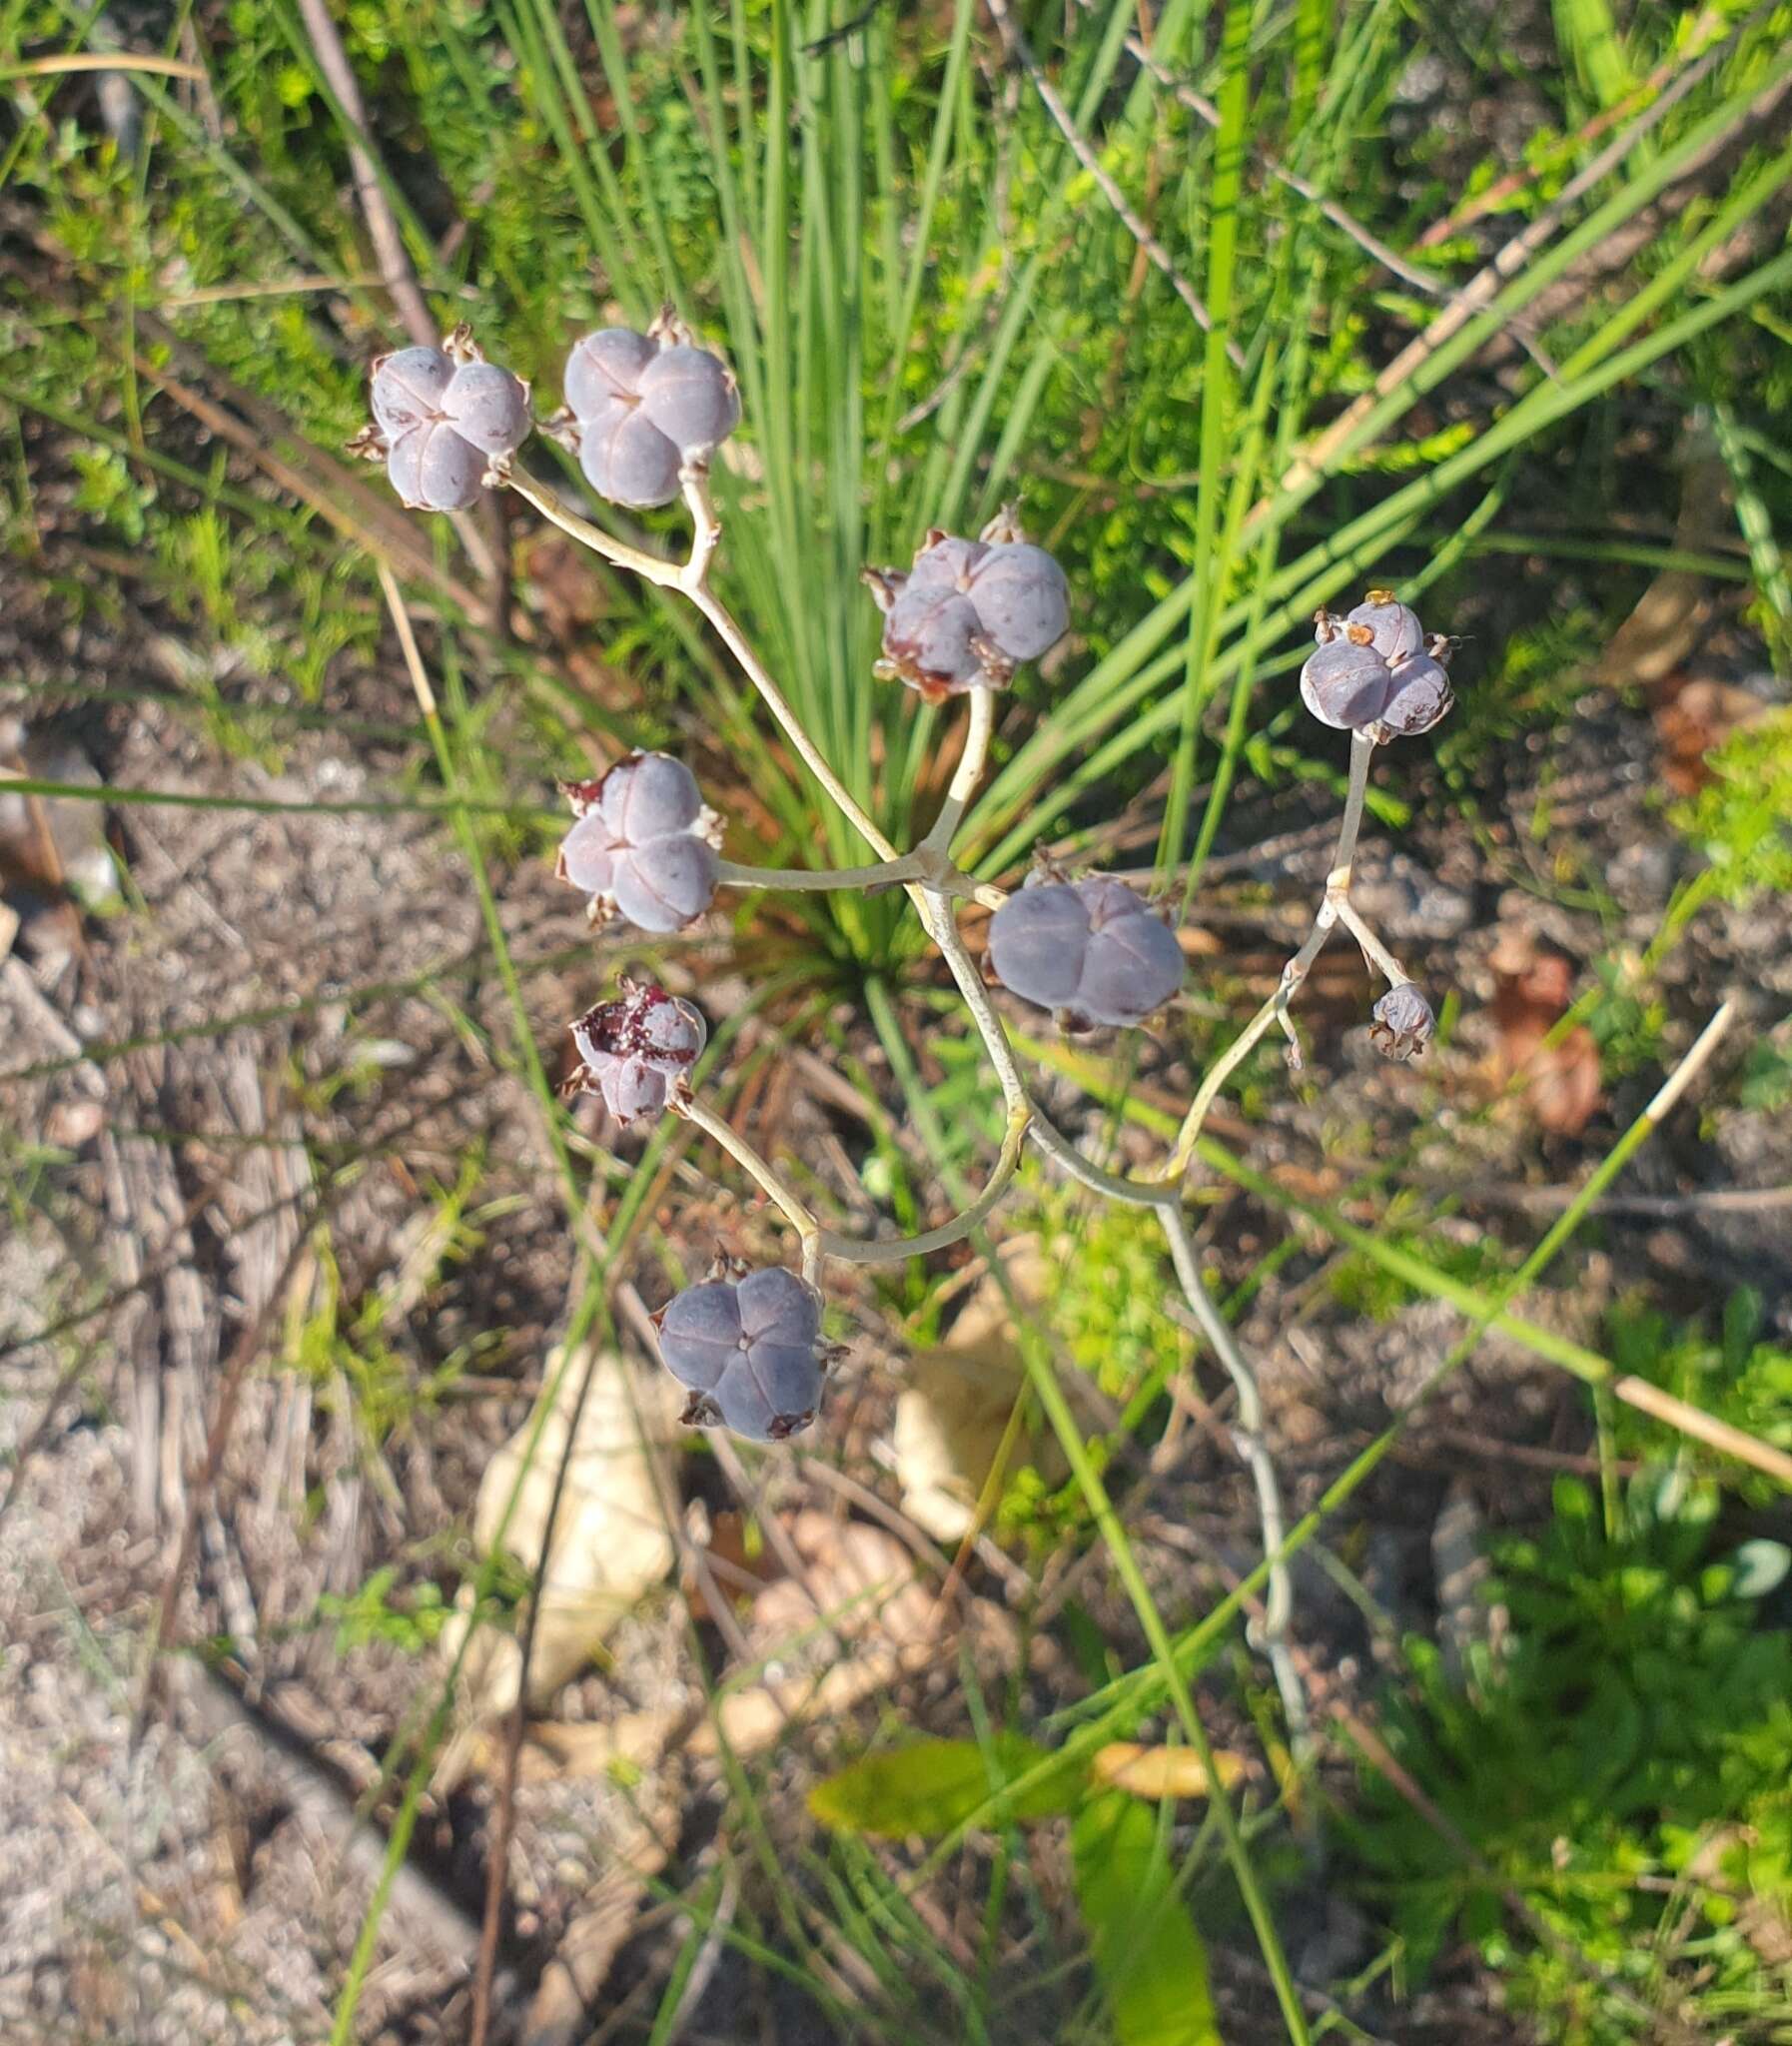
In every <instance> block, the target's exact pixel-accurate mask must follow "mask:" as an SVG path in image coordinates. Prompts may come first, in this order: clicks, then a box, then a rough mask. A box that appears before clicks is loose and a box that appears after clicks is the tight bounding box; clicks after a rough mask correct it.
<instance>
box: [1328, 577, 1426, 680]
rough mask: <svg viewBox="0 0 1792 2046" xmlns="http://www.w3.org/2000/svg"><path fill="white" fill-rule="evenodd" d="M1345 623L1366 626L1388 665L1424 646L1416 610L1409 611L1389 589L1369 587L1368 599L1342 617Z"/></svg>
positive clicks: (1422, 629)
mask: <svg viewBox="0 0 1792 2046" xmlns="http://www.w3.org/2000/svg"><path fill="white" fill-rule="evenodd" d="M1344 623H1345V625H1366V626H1367V628H1368V631H1369V636H1370V638H1371V640H1372V642H1373V644H1374V649H1375V651H1376V652H1377V653H1378V654H1379V655H1380V656H1381V658H1382V659H1383V660H1385V661H1387V662H1388V663H1389V664H1391V663H1392V662H1394V661H1396V660H1405V659H1406V658H1407V657H1408V656H1409V655H1411V654H1414V653H1416V652H1418V650H1419V649H1420V647H1422V646H1423V645H1424V627H1423V626H1422V625H1421V624H1420V623H1419V622H1418V613H1417V612H1416V611H1412V610H1408V609H1407V608H1406V606H1405V605H1404V604H1403V603H1401V602H1400V601H1399V600H1398V599H1397V598H1396V597H1395V596H1394V594H1393V591H1392V590H1390V589H1371V590H1370V591H1369V593H1368V596H1367V598H1366V599H1365V601H1363V602H1362V603H1359V604H1358V605H1357V606H1356V607H1355V609H1354V610H1352V611H1349V612H1347V613H1346V614H1345V617H1344Z"/></svg>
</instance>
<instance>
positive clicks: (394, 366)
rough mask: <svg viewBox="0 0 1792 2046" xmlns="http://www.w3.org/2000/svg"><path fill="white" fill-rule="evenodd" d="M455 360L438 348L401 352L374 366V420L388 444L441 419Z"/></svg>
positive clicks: (381, 359)
mask: <svg viewBox="0 0 1792 2046" xmlns="http://www.w3.org/2000/svg"><path fill="white" fill-rule="evenodd" d="M453 375H454V364H453V361H452V359H451V358H450V357H449V356H448V355H447V354H446V353H445V352H444V351H443V350H442V349H439V348H402V349H400V350H398V351H397V353H396V354H393V355H389V356H381V357H380V358H379V359H378V361H376V363H375V364H374V374H373V380H372V384H371V387H370V394H369V395H370V398H371V400H372V404H373V409H374V419H375V421H376V423H377V424H378V426H379V427H380V430H381V432H382V433H384V434H385V435H386V436H387V438H388V439H389V440H395V441H396V440H397V439H398V437H399V436H400V435H401V434H403V433H405V432H406V431H407V429H409V428H411V427H415V426H417V425H419V424H421V422H423V421H424V420H433V419H439V418H440V417H441V415H442V396H443V393H444V392H445V391H447V389H448V385H449V384H450V383H451V382H452V380H453Z"/></svg>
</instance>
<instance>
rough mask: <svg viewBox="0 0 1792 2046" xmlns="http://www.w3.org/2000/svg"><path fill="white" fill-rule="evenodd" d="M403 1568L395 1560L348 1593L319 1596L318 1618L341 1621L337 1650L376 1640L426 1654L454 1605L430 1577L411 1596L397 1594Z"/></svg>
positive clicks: (341, 1653) (337, 1636)
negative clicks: (395, 1565) (398, 1567)
mask: <svg viewBox="0 0 1792 2046" xmlns="http://www.w3.org/2000/svg"><path fill="white" fill-rule="evenodd" d="M398 1574H399V1573H398V1571H397V1570H396V1569H395V1568H393V1567H392V1566H391V1565H386V1566H383V1567H382V1568H380V1569H377V1570H375V1571H374V1572H373V1573H372V1574H371V1575H370V1576H369V1577H368V1579H367V1580H366V1582H365V1583H363V1584H361V1585H360V1586H359V1587H358V1588H357V1589H356V1590H354V1591H351V1592H350V1593H349V1594H348V1596H347V1597H342V1596H339V1595H337V1594H336V1593H334V1592H329V1591H326V1592H324V1593H323V1594H322V1596H320V1598H319V1599H318V1617H319V1618H320V1619H325V1620H334V1621H335V1622H336V1652H337V1653H338V1654H339V1655H343V1654H346V1653H348V1651H349V1650H350V1649H351V1648H363V1647H366V1646H367V1645H368V1644H369V1643H370V1642H374V1641H379V1642H384V1643H385V1644H386V1645H388V1646H390V1647H395V1648H400V1649H402V1650H403V1651H404V1652H405V1653H406V1654H408V1655H421V1654H422V1653H423V1651H424V1650H425V1649H426V1648H428V1647H429V1646H430V1645H431V1644H432V1643H433V1642H434V1641H435V1640H436V1638H437V1636H438V1635H439V1634H440V1633H441V1632H442V1629H443V1628H444V1627H445V1626H446V1625H447V1624H448V1611H449V1608H448V1606H447V1605H446V1604H445V1603H444V1602H443V1596H442V1591H441V1588H440V1587H439V1586H438V1585H436V1584H434V1583H432V1582H431V1581H430V1579H429V1578H427V1577H426V1578H425V1579H424V1580H423V1581H422V1582H421V1583H419V1584H417V1585H416V1586H415V1587H414V1588H413V1589H412V1591H411V1593H410V1595H409V1596H408V1597H406V1598H403V1599H395V1598H394V1597H393V1586H394V1585H395V1584H396V1583H397V1581H398Z"/></svg>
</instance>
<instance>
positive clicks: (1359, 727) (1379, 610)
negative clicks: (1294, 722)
mask: <svg viewBox="0 0 1792 2046" xmlns="http://www.w3.org/2000/svg"><path fill="white" fill-rule="evenodd" d="M1314 637H1315V638H1316V639H1317V640H1318V641H1319V644H1318V646H1317V647H1316V648H1315V649H1314V651H1313V652H1312V653H1311V654H1309V655H1308V657H1307V664H1306V666H1305V667H1303V668H1302V670H1301V697H1302V700H1303V702H1305V703H1306V705H1307V707H1308V709H1309V710H1311V711H1312V712H1313V714H1314V716H1315V717H1317V718H1318V719H1319V720H1320V722H1321V723H1322V724H1330V725H1333V726H1335V727H1336V728H1337V729H1339V730H1341V731H1360V732H1366V733H1367V734H1368V735H1369V736H1370V737H1371V738H1374V739H1376V740H1378V741H1385V740H1388V739H1391V738H1413V737H1416V736H1417V735H1418V734H1419V733H1420V732H1426V731H1429V730H1430V729H1431V727H1432V726H1433V725H1434V724H1436V723H1438V722H1439V721H1440V720H1441V719H1442V718H1443V717H1444V716H1445V715H1446V714H1447V712H1448V711H1449V708H1450V706H1451V704H1453V703H1454V701H1455V696H1454V695H1453V693H1452V692H1451V690H1450V686H1449V675H1448V672H1447V669H1448V666H1449V656H1450V652H1451V649H1452V646H1453V643H1454V642H1453V641H1451V640H1450V639H1449V638H1447V637H1445V636H1444V635H1443V634H1442V633H1432V634H1431V635H1430V636H1428V637H1427V636H1426V633H1425V629H1424V627H1423V626H1422V625H1421V624H1420V623H1419V621H1418V614H1417V612H1416V611H1413V610H1410V609H1408V608H1407V606H1406V605H1405V604H1403V603H1401V602H1400V601H1399V600H1398V599H1397V598H1396V597H1395V596H1394V594H1393V592H1392V591H1391V590H1388V589H1371V590H1370V591H1369V592H1368V595H1367V597H1366V598H1365V599H1364V600H1363V601H1362V602H1361V603H1359V604H1357V606H1356V607H1355V609H1354V610H1350V611H1346V612H1345V613H1344V616H1343V617H1342V618H1340V617H1335V616H1334V615H1333V614H1332V612H1330V611H1324V610H1323V611H1320V612H1319V613H1318V614H1317V615H1316V616H1315V618H1314Z"/></svg>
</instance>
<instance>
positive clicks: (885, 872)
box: [716, 852, 921, 894]
mask: <svg viewBox="0 0 1792 2046" xmlns="http://www.w3.org/2000/svg"><path fill="white" fill-rule="evenodd" d="M716 876H717V878H718V879H719V880H720V881H721V883H722V885H723V886H724V887H728V888H775V889H777V890H778V891H779V892H780V893H784V892H791V893H802V894H813V893H818V892H820V891H821V890H824V889H827V890H831V889H835V888H883V887H889V886H891V885H893V884H898V883H901V882H904V881H918V880H919V879H920V878H921V869H920V867H919V865H918V864H917V863H916V860H915V855H914V854H913V853H912V852H905V853H904V854H903V855H902V856H901V857H900V858H899V859H884V860H879V861H878V862H877V864H876V865H875V866H868V867H755V866H742V865H740V864H739V863H738V862H737V861H735V860H731V859H724V860H718V861H717V862H716Z"/></svg>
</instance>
